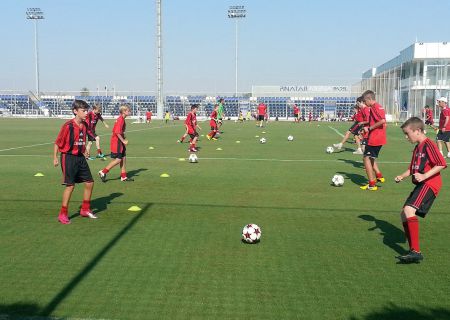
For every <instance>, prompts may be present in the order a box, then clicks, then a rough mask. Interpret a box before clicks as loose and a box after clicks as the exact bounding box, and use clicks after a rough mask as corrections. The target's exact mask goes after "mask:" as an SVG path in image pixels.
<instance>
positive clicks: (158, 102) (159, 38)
mask: <svg viewBox="0 0 450 320" xmlns="http://www.w3.org/2000/svg"><path fill="white" fill-rule="evenodd" d="M156 48H157V58H156V77H157V81H156V82H157V83H156V87H157V90H156V91H157V93H156V94H157V98H156V109H157V115H158V116H161V117H163V114H164V101H163V72H162V35H161V0H156Z"/></svg>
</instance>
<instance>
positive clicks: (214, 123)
mask: <svg viewBox="0 0 450 320" xmlns="http://www.w3.org/2000/svg"><path fill="white" fill-rule="evenodd" d="M218 108H219V106H218V105H217V104H216V105H214V109H213V111H212V112H211V115H210V116H209V118H210V120H209V125H210V127H211V132H210V133H208V134H207V135H206V138H208V140H211V139H213V140H217V138H215V135H216V133H217V130H218V129H217V109H218ZM241 114H242V113H241Z"/></svg>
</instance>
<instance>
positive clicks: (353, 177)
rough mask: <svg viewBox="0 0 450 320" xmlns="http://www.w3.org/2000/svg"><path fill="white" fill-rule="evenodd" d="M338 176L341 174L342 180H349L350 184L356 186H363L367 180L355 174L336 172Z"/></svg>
mask: <svg viewBox="0 0 450 320" xmlns="http://www.w3.org/2000/svg"><path fill="white" fill-rule="evenodd" d="M337 173H339V174H342V175H343V176H344V178H347V179H350V181H351V182H353V183H354V184H356V185H359V186H360V185H363V184H364V183H366V181H367V178H366V177H365V176H363V175H360V174H357V173H348V172H342V171H341V172H337Z"/></svg>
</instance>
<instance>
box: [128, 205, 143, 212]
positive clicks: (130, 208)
mask: <svg viewBox="0 0 450 320" xmlns="http://www.w3.org/2000/svg"><path fill="white" fill-rule="evenodd" d="M141 210H142V209H141V208H139V207H138V206H131V207H129V208H128V211H141Z"/></svg>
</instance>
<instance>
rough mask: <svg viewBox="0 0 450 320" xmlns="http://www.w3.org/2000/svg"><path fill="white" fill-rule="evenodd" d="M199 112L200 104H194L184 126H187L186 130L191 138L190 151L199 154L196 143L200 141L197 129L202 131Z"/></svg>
mask: <svg viewBox="0 0 450 320" xmlns="http://www.w3.org/2000/svg"><path fill="white" fill-rule="evenodd" d="M197 110H198V104H193V105H192V106H191V112H189V113H188V115H187V117H186V121H185V122H184V124H185V125H186V130H187V133H188V134H189V136H190V137H191V141H190V145H189V151H190V152H197V151H198V150H197V148H196V145H195V144H196V143H197V140H198V133H197V128H199V129H200V130H201V129H202V128H200V127H199V126H198V124H197Z"/></svg>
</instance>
